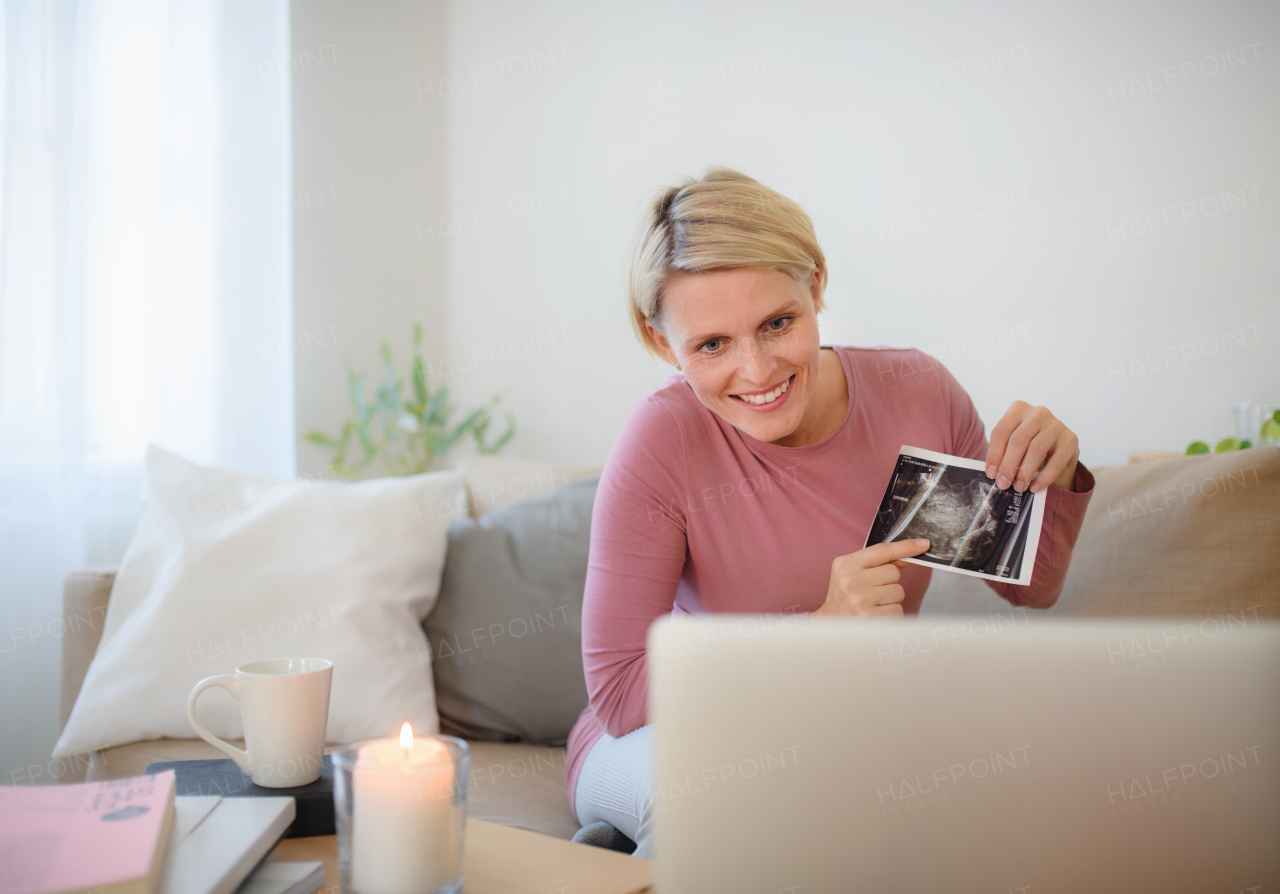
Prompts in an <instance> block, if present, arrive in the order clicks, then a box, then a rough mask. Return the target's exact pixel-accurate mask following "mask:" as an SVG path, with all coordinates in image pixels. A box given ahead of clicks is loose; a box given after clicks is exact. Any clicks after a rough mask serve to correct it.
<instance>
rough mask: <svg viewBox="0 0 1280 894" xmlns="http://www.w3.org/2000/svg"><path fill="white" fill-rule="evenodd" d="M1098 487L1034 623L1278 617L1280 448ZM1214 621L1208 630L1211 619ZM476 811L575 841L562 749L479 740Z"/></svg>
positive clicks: (197, 754)
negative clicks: (1048, 604)
mask: <svg viewBox="0 0 1280 894" xmlns="http://www.w3.org/2000/svg"><path fill="white" fill-rule="evenodd" d="M1096 477H1097V488H1096V490H1095V492H1094V496H1093V500H1092V502H1091V504H1090V507H1089V513H1088V515H1087V517H1086V519H1085V524H1084V528H1083V530H1082V531H1081V535H1080V538H1079V540H1078V541H1077V543H1076V551H1075V557H1074V559H1073V561H1072V566H1071V570H1070V573H1069V574H1068V577H1067V582H1066V585H1065V586H1064V588H1063V593H1062V596H1061V598H1060V600H1059V602H1058V604H1057V605H1056V606H1054V607H1053V608H1051V609H1048V610H1046V611H1044V612H1025V615H1027V616H1031V617H1036V618H1044V619H1048V618H1052V617H1055V616H1059V615H1069V616H1188V615H1191V616H1199V617H1201V618H1210V617H1220V618H1225V617H1226V616H1227V615H1230V616H1231V617H1232V618H1233V619H1239V620H1242V621H1243V622H1244V623H1256V622H1257V620H1259V619H1262V618H1266V617H1277V616H1280V448H1277V447H1258V448H1254V449H1252V450H1246V451H1240V452H1238V453H1230V454H1221V455H1215V456H1196V457H1185V458H1178V459H1168V460H1162V461H1159V462H1150V463H1141V464H1135V465H1129V466H1116V467H1112V468H1103V469H1098V470H1096ZM114 577H115V572H114V570H113V569H110V568H98V569H85V570H82V571H77V572H74V573H72V574H70V575H68V576H67V578H66V582H65V586H64V591H63V603H64V605H63V607H64V610H65V612H66V614H65V615H64V616H65V617H75V618H78V619H81V620H87V623H76V624H69V625H68V633H67V635H66V636H65V637H64V638H63V655H62V721H63V723H64V724H65V723H66V719H67V717H68V716H69V714H70V712H71V707H72V705H74V703H75V699H76V696H77V694H78V693H79V691H80V686H81V684H82V683H83V681H84V677H85V672H86V671H87V670H88V667H89V662H90V661H91V660H92V658H93V654H94V652H95V650H96V649H97V646H98V640H99V638H100V637H101V635H102V620H103V619H104V618H105V616H106V607H107V604H108V601H109V599H110V596H111V585H112V582H113V580H114ZM1020 611H1025V610H1019V609H1012V608H1011V607H1010V606H1009V605H1008V604H1007V603H1005V602H1004V601H1003V600H1001V599H999V598H998V597H996V596H995V595H994V594H993V593H992V592H991V590H990V589H989V588H987V587H986V585H985V584H983V583H982V582H981V581H979V580H977V579H974V578H968V577H963V576H961V575H954V574H946V573H941V572H939V573H935V574H934V576H933V582H932V584H931V585H930V588H929V592H928V595H927V596H926V598H925V602H924V607H923V609H922V611H921V614H922V615H939V614H965V615H984V614H988V613H990V614H996V613H999V614H1002V615H1006V616H1007V615H1009V614H1010V613H1011V612H1020ZM1205 623H1207V622H1205ZM472 749H473V751H472V790H471V796H470V804H471V813H472V815H473V816H475V817H478V818H480V819H484V820H491V821H493V822H497V823H502V824H505V825H511V826H517V827H520V828H524V829H529V830H532V831H535V832H541V833H543V834H546V835H553V836H556V837H560V838H569V837H571V836H572V835H573V833H574V832H575V831H577V828H578V824H577V823H576V822H574V820H573V816H572V814H571V813H570V812H569V807H568V804H567V803H566V799H565V795H564V768H565V750H564V749H563V748H547V747H543V746H535V745H524V744H506V743H504V744H496V743H490V742H473V743H472ZM217 757H221V754H220V753H219V752H217V751H215V750H214V749H213V748H212V747H211V746H209V745H207V744H205V743H204V742H203V741H201V740H199V739H191V740H172V739H166V740H159V741H153V742H136V743H133V744H129V745H122V746H119V747H117V748H111V749H108V750H106V751H103V752H97V753H94V754H92V755H90V756H88V757H87V758H86V759H85V760H84V762H83V764H82V765H81V766H83V768H84V770H85V774H86V778H90V779H104V778H116V777H120V776H129V775H133V774H137V773H140V772H142V771H143V770H144V769H145V767H146V765H147V764H148V763H151V762H152V761H161V760H183V759H197V758H217Z"/></svg>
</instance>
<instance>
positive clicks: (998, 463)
mask: <svg viewBox="0 0 1280 894" xmlns="http://www.w3.org/2000/svg"><path fill="white" fill-rule="evenodd" d="M1079 459H1080V439H1079V438H1077V437H1076V435H1075V432H1073V431H1072V430H1071V429H1069V428H1067V427H1066V426H1065V425H1063V424H1062V421H1061V420H1060V419H1058V418H1057V417H1056V416H1054V415H1053V414H1052V413H1050V412H1049V411H1048V410H1046V409H1045V408H1044V407H1033V406H1031V405H1030V404H1028V403H1024V402H1023V401H1020V400H1016V401H1014V402H1013V405H1012V406H1011V407H1009V409H1008V410H1007V411H1006V412H1005V414H1004V417H1003V418H1002V419H1001V420H1000V421H999V422H997V423H996V427H995V428H993V429H991V446H990V447H989V448H988V449H987V477H988V478H994V479H995V480H996V486H997V487H999V488H1000V489H1001V490H1004V489H1005V488H1007V487H1008V486H1009V485H1010V484H1012V485H1013V489H1014V490H1016V491H1019V492H1021V491H1024V490H1026V489H1027V487H1028V485H1030V488H1031V492H1032V493H1033V494H1038V493H1039V492H1040V491H1042V490H1044V489H1045V488H1046V487H1048V486H1049V484H1051V483H1052V484H1054V485H1056V486H1057V487H1060V488H1062V489H1063V490H1075V480H1076V464H1077V462H1078V461H1079Z"/></svg>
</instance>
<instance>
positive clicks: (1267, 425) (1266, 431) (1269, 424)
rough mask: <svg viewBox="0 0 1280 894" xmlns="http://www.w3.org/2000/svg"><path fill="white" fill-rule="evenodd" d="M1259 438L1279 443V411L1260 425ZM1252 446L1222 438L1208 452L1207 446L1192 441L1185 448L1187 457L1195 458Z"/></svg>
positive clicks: (1251, 443)
mask: <svg viewBox="0 0 1280 894" xmlns="http://www.w3.org/2000/svg"><path fill="white" fill-rule="evenodd" d="M1259 434H1260V436H1261V437H1262V438H1263V439H1264V440H1267V441H1280V410H1276V411H1275V412H1274V413H1272V414H1271V416H1270V418H1268V419H1267V420H1266V421H1265V422H1263V423H1262V431H1261V432H1259ZM1252 446H1253V442H1252V441H1249V440H1244V441H1241V440H1237V439H1236V438H1223V439H1222V440H1221V441H1219V442H1218V443H1217V444H1214V445H1213V450H1212V451H1210V450H1209V445H1208V444H1206V443H1205V442H1204V441H1192V442H1191V443H1190V444H1189V445H1188V446H1187V456H1195V455H1196V454H1200V453H1210V452H1213V453H1230V452H1231V451H1233V450H1248V449H1249V448H1250V447H1252Z"/></svg>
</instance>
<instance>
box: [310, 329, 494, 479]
mask: <svg viewBox="0 0 1280 894" xmlns="http://www.w3.org/2000/svg"><path fill="white" fill-rule="evenodd" d="M382 365H383V374H382V380H381V381H380V382H379V383H378V384H377V387H376V388H375V390H374V393H373V396H372V398H370V397H368V396H366V393H365V389H366V385H365V379H366V374H365V373H364V372H359V373H357V372H352V371H351V369H350V368H348V370H347V394H348V397H349V398H350V400H351V406H352V408H353V409H354V410H355V418H354V419H350V420H348V421H347V423H346V424H345V425H343V426H342V433H341V434H339V435H337V436H336V437H335V436H332V435H327V434H325V433H324V432H321V431H316V430H314V429H313V430H311V431H308V432H306V433H305V434H304V435H303V436H302V438H303V440H304V441H306V442H307V443H309V444H314V445H316V446H317V447H323V448H325V449H328V450H332V451H333V470H334V474H336V475H338V476H340V477H343V478H355V477H357V476H358V475H359V474H360V473H361V472H362V471H364V470H365V469H367V468H369V467H370V466H371V465H373V464H374V462H376V461H377V460H379V459H381V460H382V462H383V463H384V464H385V465H386V467H387V470H388V471H389V472H390V473H391V474H392V475H416V474H419V473H421V472H426V471H428V470H430V469H431V468H432V467H433V466H434V465H435V464H436V463H437V462H439V461H440V460H441V459H443V458H444V457H445V456H446V455H447V454H448V453H449V451H450V450H452V449H453V448H454V447H455V446H457V444H458V442H460V441H462V440H463V439H465V438H466V437H468V436H470V437H471V438H472V439H473V440H474V441H475V443H476V450H477V451H478V452H480V453H497V452H498V451H499V450H501V449H502V448H503V447H504V446H506V444H507V442H508V441H510V440H511V438H512V437H513V436H514V435H515V433H516V424H515V420H514V419H513V418H512V417H511V414H510V413H507V430H506V431H505V432H503V433H502V435H501V436H500V437H499V438H498V439H497V440H496V441H492V442H490V441H489V426H490V425H491V424H492V423H493V409H494V407H495V406H496V404H497V403H498V401H500V400H501V399H502V398H501V397H500V396H498V395H495V396H494V397H493V398H492V399H491V400H490V401H489V402H488V403H487V404H485V405H484V406H482V407H478V408H476V409H474V410H472V411H470V412H469V413H467V414H466V415H465V416H464V417H463V418H462V419H461V420H460V421H459V422H457V423H456V424H453V423H452V422H451V420H452V419H453V414H454V406H453V405H452V404H451V403H450V402H449V389H448V388H445V387H443V386H442V387H440V388H437V389H435V390H432V389H431V388H430V387H429V386H428V384H427V376H426V366H425V364H423V362H422V324H421V323H415V324H414V325H413V366H412V367H411V369H410V372H409V381H410V388H409V394H408V395H407V396H406V395H405V394H404V391H405V387H404V380H403V379H401V378H400V377H399V376H398V375H397V374H396V369H395V364H394V363H393V362H392V359H391V346H390V344H388V343H387V340H386V339H383V340H382ZM353 449H354V452H355V456H354V458H353V457H352V456H350V455H349V454H350V453H352V452H353Z"/></svg>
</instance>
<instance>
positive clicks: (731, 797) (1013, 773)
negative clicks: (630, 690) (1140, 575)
mask: <svg viewBox="0 0 1280 894" xmlns="http://www.w3.org/2000/svg"><path fill="white" fill-rule="evenodd" d="M1027 617H1028V616H1027V615H1026V614H1025V613H1023V614H1022V615H1018V614H1016V613H1010V614H1009V615H1007V616H1001V615H995V616H989V617H971V618H956V619H946V618H938V617H929V618H920V619H913V620H902V621H889V622H868V621H863V620H858V619H823V620H815V619H809V618H807V617H778V616H760V615H756V616H747V615H704V616H700V617H695V616H685V617H672V618H664V619H662V620H661V621H659V622H658V623H656V624H655V625H654V626H653V627H652V628H651V630H650V633H649V642H648V648H649V662H650V664H649V667H650V670H649V673H650V689H649V692H650V694H649V699H650V702H649V703H650V718H651V719H652V720H653V722H654V733H655V749H656V753H655V764H654V789H655V796H656V798H657V818H656V841H655V858H656V864H655V887H656V890H658V891H661V892H662V894H680V892H697V894H707V892H717V891H725V892H735V894H746V892H763V894H818V892H826V891H837V892H846V891H847V892H867V894H871V892H888V891H894V892H982V894H1006V892H1018V894H1047V892H1089V894H1103V892H1124V894H1136V892H1148V891H1150V892H1155V891H1159V892H1162V894H1168V892H1196V894H1208V892H1221V894H1236V892H1258V894H1260V892H1266V891H1275V890H1277V886H1280V623H1277V622H1268V621H1259V620H1258V619H1256V617H1253V616H1245V615H1241V616H1239V618H1236V617H1235V616H1226V615H1224V616H1223V617H1221V618H1210V619H1206V620H1204V621H1202V620H1199V619H1187V620H1183V619H1150V620H1146V621H1142V622H1112V621H1077V620H1061V619H1043V620H1040V619H1038V620H1036V621H1034V622H1032V623H1028V621H1027Z"/></svg>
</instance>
